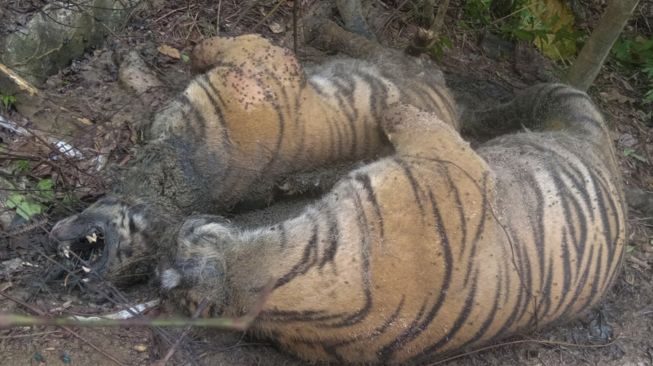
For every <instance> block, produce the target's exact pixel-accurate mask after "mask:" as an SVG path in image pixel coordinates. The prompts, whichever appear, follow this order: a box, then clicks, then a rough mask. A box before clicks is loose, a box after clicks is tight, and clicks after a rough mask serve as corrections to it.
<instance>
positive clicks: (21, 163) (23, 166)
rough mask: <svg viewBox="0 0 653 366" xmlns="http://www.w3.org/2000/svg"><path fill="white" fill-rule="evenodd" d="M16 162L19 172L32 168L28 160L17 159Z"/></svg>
mask: <svg viewBox="0 0 653 366" xmlns="http://www.w3.org/2000/svg"><path fill="white" fill-rule="evenodd" d="M14 164H15V165H16V172H17V173H25V172H27V171H29V170H30V169H31V168H32V166H31V165H30V163H29V161H28V160H16V162H15V163H14Z"/></svg>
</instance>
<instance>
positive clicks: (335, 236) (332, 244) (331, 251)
mask: <svg viewBox="0 0 653 366" xmlns="http://www.w3.org/2000/svg"><path fill="white" fill-rule="evenodd" d="M326 220H327V225H328V230H327V233H328V234H327V235H328V237H327V240H328V242H329V246H328V247H326V248H325V249H324V252H323V253H322V260H321V261H320V264H319V266H318V268H320V269H322V267H324V265H326V264H327V263H329V262H330V263H332V264H333V265H334V266H335V262H334V261H333V260H334V258H335V257H336V252H337V251H338V245H339V240H340V230H339V229H338V219H337V218H336V217H335V215H334V213H333V211H332V210H331V209H330V208H327V209H326Z"/></svg>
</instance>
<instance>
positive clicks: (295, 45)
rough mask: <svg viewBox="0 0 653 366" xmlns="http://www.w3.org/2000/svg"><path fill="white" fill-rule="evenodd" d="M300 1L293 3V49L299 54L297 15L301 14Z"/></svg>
mask: <svg viewBox="0 0 653 366" xmlns="http://www.w3.org/2000/svg"><path fill="white" fill-rule="evenodd" d="M299 2H300V0H295V1H294V2H293V3H292V50H293V52H294V53H295V55H296V54H297V17H298V16H299V14H298V13H299Z"/></svg>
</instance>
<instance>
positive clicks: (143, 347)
mask: <svg viewBox="0 0 653 366" xmlns="http://www.w3.org/2000/svg"><path fill="white" fill-rule="evenodd" d="M134 350H135V351H137V352H145V351H147V345H144V344H142V343H140V344H137V345H134Z"/></svg>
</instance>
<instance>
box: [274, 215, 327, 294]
mask: <svg viewBox="0 0 653 366" xmlns="http://www.w3.org/2000/svg"><path fill="white" fill-rule="evenodd" d="M311 219H312V222H313V233H312V234H311V238H310V239H309V241H308V242H307V243H306V245H305V246H304V254H303V255H302V259H301V260H300V261H299V262H297V263H296V264H295V265H294V266H293V267H292V269H291V270H290V271H288V272H287V273H286V274H284V275H283V276H281V278H279V280H277V283H276V284H275V285H274V288H275V289H277V288H279V287H281V286H283V285H285V284H287V283H288V282H290V281H292V280H293V279H294V278H295V277H297V276H299V275H303V274H305V273H306V272H308V270H310V269H311V268H312V267H313V266H314V265H315V264H316V263H317V242H318V223H317V221H316V220H315V218H314V217H311Z"/></svg>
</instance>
